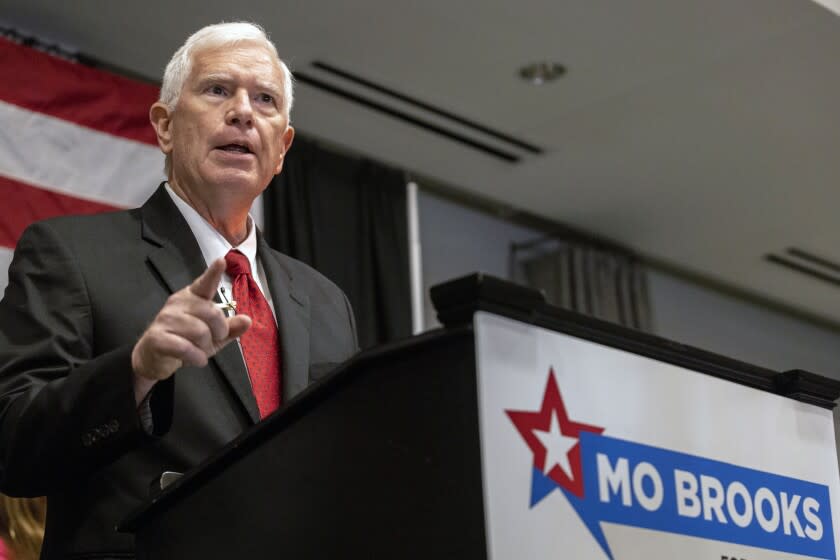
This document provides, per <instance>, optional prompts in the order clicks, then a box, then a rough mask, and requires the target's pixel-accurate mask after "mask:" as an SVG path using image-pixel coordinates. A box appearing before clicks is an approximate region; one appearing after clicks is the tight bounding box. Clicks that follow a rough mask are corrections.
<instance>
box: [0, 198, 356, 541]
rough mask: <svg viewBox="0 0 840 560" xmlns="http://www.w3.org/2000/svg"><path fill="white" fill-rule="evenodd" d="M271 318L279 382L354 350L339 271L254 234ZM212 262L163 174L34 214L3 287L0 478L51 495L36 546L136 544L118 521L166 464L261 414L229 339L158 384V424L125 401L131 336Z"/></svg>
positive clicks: (176, 464)
mask: <svg viewBox="0 0 840 560" xmlns="http://www.w3.org/2000/svg"><path fill="white" fill-rule="evenodd" d="M258 256H259V258H260V259H261V261H262V264H263V267H264V269H265V273H266V276H267V279H268V283H269V288H270V290H271V294H272V298H273V300H274V306H275V310H276V313H277V319H278V324H279V330H280V339H281V344H282V354H283V355H282V361H283V394H284V397H285V398H286V399H287V400H288V398H290V397H292V396H294V395H295V394H296V393H298V392H300V391H301V390H302V389H303V388H304V387H305V386H306V384H307V383H308V382H309V378H310V371H311V370H323V369H324V367H325V366H326V364H330V363H338V362H341V361H343V360H345V359H347V358H348V357H349V356H350V355H351V354H353V353H354V352H355V351H356V349H357V344H356V331H355V324H354V321H353V314H352V311H351V309H350V305H349V303H348V301H347V298H346V297H345V296H344V294H343V293H342V292H341V290H339V289H338V288H337V287H336V286H335V285H334V284H332V283H331V282H330V281H329V280H327V279H326V278H324V277H323V276H321V275H320V274H319V273H317V272H315V271H314V270H312V269H311V268H309V267H308V266H306V265H305V264H303V263H300V262H298V261H296V260H294V259H291V258H289V257H287V256H285V255H282V254H280V253H278V252H276V251H274V250H272V249H271V248H269V247H268V246H267V245H266V243H265V241H264V240H263V239H262V237H260V238H259V243H258ZM205 268H206V265H205V262H204V259H203V257H202V255H201V251H200V249H199V247H198V243H197V242H196V241H195V238H194V237H193V235H192V232H191V231H190V229H189V227H188V226H187V224H186V222H185V221H184V219H183V217H182V216H181V214H180V212H179V211H178V209H177V208H176V207H175V205H174V204H173V203H172V201H171V199H170V198H169V196H168V195H167V193H166V192H165V190H164V189H163V188H162V187H161V188H159V189H158V190H157V192H156V193H155V194H154V195H153V196H152V197H151V198H150V199H149V200H148V201H147V202H146V204H145V205H144V206H143V207H142V208H139V209H136V210H131V211H125V212H114V213H109V214H100V215H96V216H86V217H65V218H57V219H53V220H48V221H45V222H41V223H38V224H35V225H33V226H31V227H30V228H28V229H27V230H26V232H25V233H24V234H23V236H22V237H21V239H20V241H19V243H18V246H17V249H16V251H15V256H14V260H13V262H12V265H11V267H10V269H9V285H8V288H7V289H6V294H5V297H4V298H3V300H2V302H0V446H2V447H0V490H2V491H3V492H6V493H8V494H12V495H30V496H34V495H44V494H45V495H47V496H48V519H47V535H46V539H45V544H44V553H43V555H42V558H67V557H69V558H76V557H79V558H84V557H87V556H88V555H90V554H94V555H96V556H95V557H97V558H100V557H103V556H102V553H105V554H106V557H111V556H113V557H124V556H131V553H132V550H133V539H132V538H131V537H130V536H129V535H124V534H118V533H116V532H115V531H114V526H115V524H116V523H118V522H119V521H120V520H121V519H122V518H123V517H124V516H125V515H126V514H128V513H129V512H130V511H132V510H133V509H134V508H136V507H137V506H138V505H139V504H140V503H141V502H142V501H143V500H145V499H146V498H147V497H148V489H149V484H150V482H151V481H152V480H153V479H155V478H157V477H158V476H159V474H160V473H161V472H162V471H164V470H174V471H186V470H188V469H190V468H191V467H193V466H195V465H196V464H198V463H199V462H200V461H202V460H204V459H205V458H207V456H208V455H209V454H211V453H212V452H213V451H215V450H217V449H219V448H220V447H221V446H223V445H225V444H226V443H228V442H229V441H230V440H232V439H233V438H235V437H236V436H238V435H239V434H240V433H241V432H242V431H243V430H245V429H246V428H248V427H249V426H250V425H252V424H254V423H255V422H257V421H258V419H259V414H258V410H257V403H256V400H255V399H254V396H253V394H252V392H251V388H250V382H249V380H248V377H247V373H246V370H245V368H244V363H243V361H242V357H241V353H240V351H239V348H238V347H237V345H236V344H229V345H228V346H227V347H225V348H224V349H223V350H222V351H221V352H219V354H218V355H216V356H215V357H214V358H213V359H211V360H210V363H209V364H208V366H207V367H204V368H183V369H181V370H179V371H178V372H176V373H175V375H174V376H173V377H172V378H170V380H167V381H166V382H161V383H158V384H157V385H156V386H155V388H154V390H153V394H152V398H151V405H152V410H153V412H154V424H155V432H156V435H149V434H147V433H146V432H144V431H143V429H142V427H141V425H140V423H139V419H138V414H137V410H136V406H135V402H134V395H133V389H132V373H131V350H132V348H133V346H134V344H135V342H136V341H137V340H138V338H139V336H140V335H141V333H142V332H143V330H144V329H145V328H146V327H147V326H148V325H149V323H150V322H151V321H152V319H153V318H154V316H155V315H156V314H157V312H158V311H159V310H160V308H161V307H162V306H163V304H164V302H165V300H166V298H167V297H168V296H169V294H171V293H172V292H174V291H177V290H179V289H181V288H183V287H184V286H186V285H187V284H189V283H190V282H192V280H193V279H194V278H195V277H197V276H198V275H200V274H201V273H202V272H203V270H204V269H205Z"/></svg>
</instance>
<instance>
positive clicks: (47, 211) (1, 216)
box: [0, 175, 118, 247]
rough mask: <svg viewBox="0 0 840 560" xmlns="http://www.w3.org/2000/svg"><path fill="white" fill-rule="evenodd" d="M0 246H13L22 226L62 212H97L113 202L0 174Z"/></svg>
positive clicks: (106, 209)
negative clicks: (93, 198)
mask: <svg viewBox="0 0 840 560" xmlns="http://www.w3.org/2000/svg"><path fill="white" fill-rule="evenodd" d="M0 200H2V201H3V207H2V210H0V246H2V247H14V246H15V244H16V243H17V240H18V239H20V235H21V234H22V233H23V230H24V229H26V226H28V225H29V224H31V223H33V222H37V221H38V220H44V219H46V218H52V217H55V216H62V215H64V214H97V213H99V212H108V211H110V210H117V209H118V208H116V207H115V206H110V205H108V204H102V203H101V202H93V201H90V200H85V199H83V198H77V197H75V196H70V195H66V194H60V193H57V192H53V191H48V190H46V189H42V188H40V187H35V186H32V185H27V184H26V183H21V182H19V181H15V180H13V179H9V178H8V177H3V176H2V175H0Z"/></svg>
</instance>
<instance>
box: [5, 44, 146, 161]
mask: <svg viewBox="0 0 840 560" xmlns="http://www.w3.org/2000/svg"><path fill="white" fill-rule="evenodd" d="M0 83H2V84H3V87H1V88H0V100H3V101H6V102H7V103H11V104H14V105H18V106H20V107H24V108H26V109H29V110H31V111H37V112H39V113H43V114H45V115H50V116H53V117H58V118H59V119H64V120H66V121H70V122H73V123H76V124H80V125H82V126H86V127H88V128H93V129H95V130H98V131H100V132H106V133H108V134H113V135H115V136H121V137H123V138H128V139H130V140H136V141H138V142H144V143H146V144H152V145H155V146H156V145H157V140H156V139H155V134H154V130H153V129H152V125H151V124H150V123H149V116H148V115H149V107H151V105H152V103H154V102H155V101H157V99H158V88H157V86H153V85H150V84H145V83H143V82H138V81H136V80H131V79H129V78H124V77H122V76H117V75H116V74H111V73H109V72H104V71H102V70H97V69H95V68H90V67H88V66H83V65H81V64H76V63H74V62H70V61H67V60H64V59H62V58H58V57H55V56H52V55H49V54H46V53H43V52H41V51H38V50H35V49H33V48H30V47H25V46H23V45H18V44H17V43H14V42H12V41H9V40H8V39H3V38H0Z"/></svg>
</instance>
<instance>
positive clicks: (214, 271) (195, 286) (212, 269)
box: [189, 259, 225, 299]
mask: <svg viewBox="0 0 840 560" xmlns="http://www.w3.org/2000/svg"><path fill="white" fill-rule="evenodd" d="M224 271H225V260H224V259H216V260H215V261H213V262H212V263H210V266H208V267H207V270H205V271H204V273H203V274H202V275H201V276H199V277H198V278H196V279H195V281H193V283H192V284H190V287H189V290H190V292H192V293H193V294H195V295H197V296H199V297H201V298H204V299H213V296H215V295H216V290H218V289H219V281H220V280H221V279H222V273H223V272H224Z"/></svg>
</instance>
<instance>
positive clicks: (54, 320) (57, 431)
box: [0, 222, 150, 496]
mask: <svg viewBox="0 0 840 560" xmlns="http://www.w3.org/2000/svg"><path fill="white" fill-rule="evenodd" d="M66 237H67V236H62V235H59V233H58V232H57V231H56V230H55V229H54V228H53V227H52V226H51V225H50V223H49V222H41V223H38V224H35V225H33V226H30V227H29V228H28V229H27V230H26V231H25V232H24V234H23V236H22V237H21V239H20V241H19V242H18V245H17V249H16V250H15V255H14V258H13V260H12V264H11V267H10V269H9V283H8V286H7V288H6V293H5V296H4V297H3V300H2V301H0V490H2V491H3V492H5V493H7V494H11V495H28V496H34V495H42V494H47V493H52V492H57V491H61V489H62V488H65V487H67V485H70V484H73V483H74V480H75V479H77V478H78V477H87V476H91V475H92V474H93V473H95V471H96V470H97V469H99V468H100V467H102V466H104V465H105V464H107V463H109V462H111V461H113V460H115V459H116V458H118V457H119V456H120V455H122V454H123V453H125V452H126V451H127V450H128V449H131V448H132V447H133V446H136V445H138V444H139V443H140V442H142V441H143V440H144V438H148V437H150V436H147V435H146V434H145V432H144V431H143V430H142V427H141V425H140V422H139V418H138V414H137V409H136V405H135V402H134V393H133V386H132V371H131V350H132V346H131V345H126V346H124V347H120V348H117V349H115V350H112V351H110V352H108V353H105V354H101V355H96V352H95V349H94V348H93V347H92V346H93V332H92V331H93V320H92V312H93V310H92V306H91V297H90V294H89V293H88V291H87V287H86V284H85V278H84V276H83V274H82V273H81V271H80V267H79V264H78V262H77V261H76V259H75V258H74V255H73V251H72V246H71V245H70V243H69V242H68V241H67V239H66ZM103 242H107V241H106V240H103ZM105 273H106V274H107V271H105Z"/></svg>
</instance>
